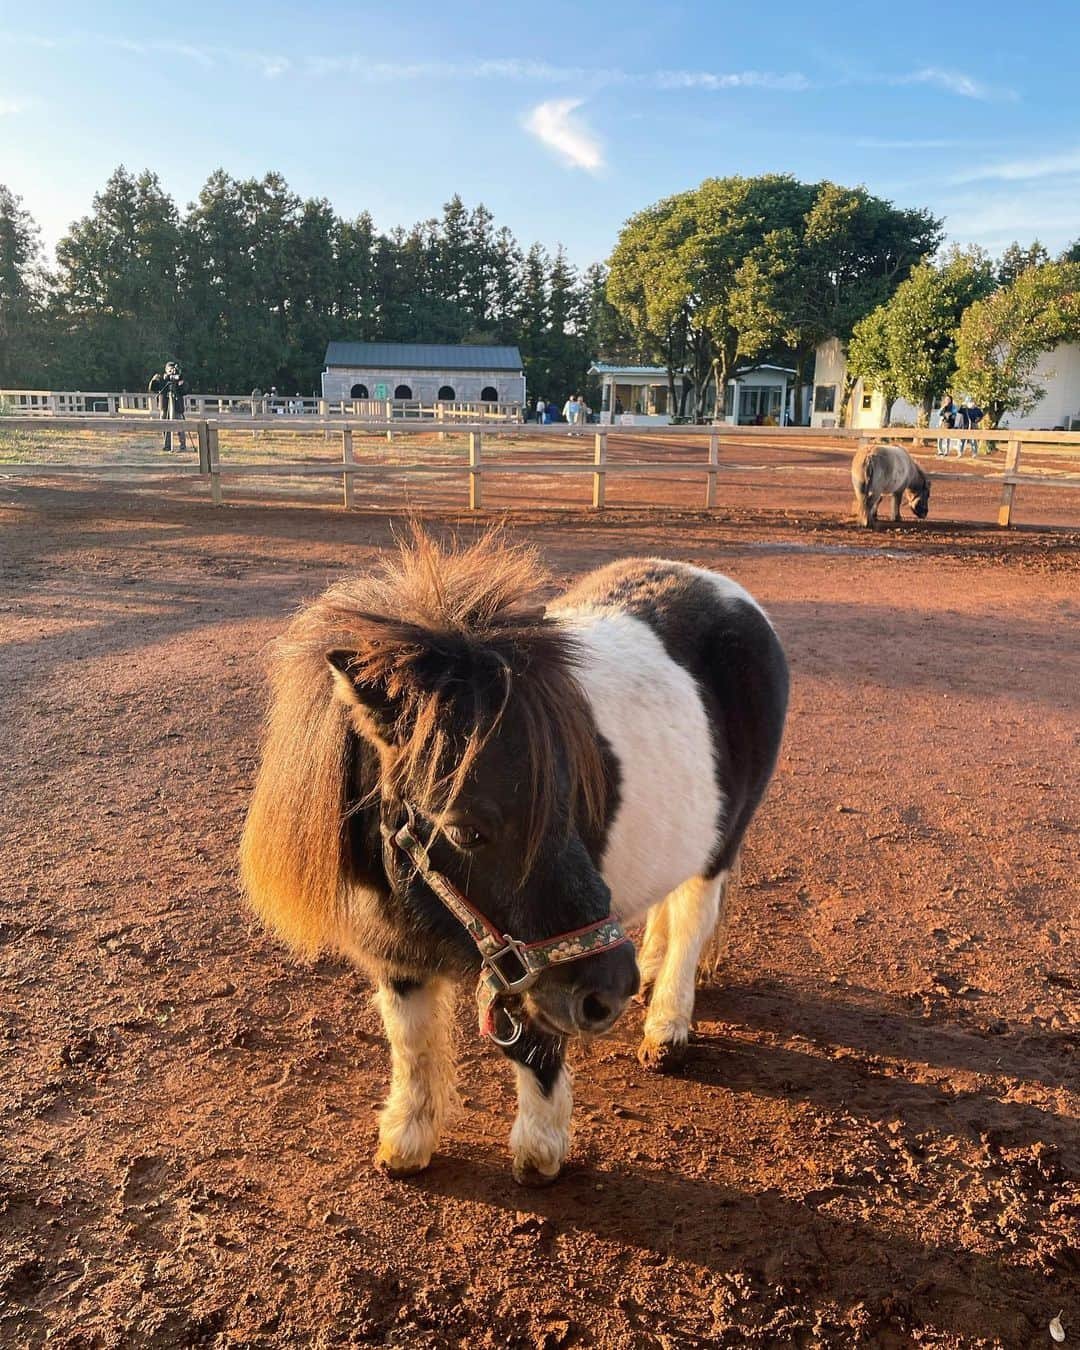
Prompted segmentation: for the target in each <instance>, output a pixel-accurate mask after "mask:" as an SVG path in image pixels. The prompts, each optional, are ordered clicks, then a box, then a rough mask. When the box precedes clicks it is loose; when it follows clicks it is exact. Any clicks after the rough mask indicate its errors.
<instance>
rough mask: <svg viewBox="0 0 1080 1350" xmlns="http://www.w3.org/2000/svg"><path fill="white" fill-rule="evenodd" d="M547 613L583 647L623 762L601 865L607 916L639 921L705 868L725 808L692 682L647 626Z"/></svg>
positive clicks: (588, 675) (569, 612)
mask: <svg viewBox="0 0 1080 1350" xmlns="http://www.w3.org/2000/svg"><path fill="white" fill-rule="evenodd" d="M552 612H553V614H554V616H555V617H557V618H558V619H559V620H560V622H562V623H564V624H565V625H566V626H567V628H568V629H570V631H571V632H572V633H573V634H574V636H575V637H576V638H577V639H578V641H579V642H580V643H581V646H582V648H583V652H582V663H581V666H580V668H579V670H578V672H577V675H578V679H579V681H580V683H581V686H582V688H583V689H584V690H585V693H586V695H587V697H588V699H589V703H590V705H591V707H592V713H593V717H594V718H595V719H596V725H597V727H598V728H599V730H600V733H601V735H602V736H603V737H604V738H605V740H606V741H607V742H608V744H609V745H610V746H611V749H612V751H613V752H614V754H615V757H616V759H617V760H618V763H619V773H620V781H619V807H618V810H617V811H616V813H615V818H614V820H613V821H612V822H611V825H610V828H609V831H608V837H607V847H606V849H605V851H604V857H603V859H602V862H601V868H600V870H601V872H602V873H603V876H604V880H605V881H606V882H607V884H608V885H609V886H610V887H611V897H612V910H613V912H614V913H615V914H616V916H617V917H618V918H619V919H622V920H625V921H627V922H631V923H633V922H635V921H636V920H638V919H640V918H641V917H642V916H643V915H644V914H645V912H646V911H647V910H648V909H649V908H650V907H651V906H652V905H655V904H657V903H659V901H661V900H663V898H664V896H665V895H667V894H668V892H669V891H672V890H674V889H675V887H676V886H679V885H680V884H681V883H682V882H684V881H686V879H687V878H688V877H693V876H697V875H698V874H699V873H701V872H702V871H703V870H704V869H705V868H706V866H707V865H708V862H709V859H710V858H711V857H712V856H713V854H714V853H715V852H716V848H717V844H718V842H719V825H720V820H721V808H722V805H723V802H722V799H721V793H720V789H719V787H718V785H717V782H716V772H715V767H714V764H713V748H712V734H711V731H710V727H709V719H708V717H707V715H706V713H705V707H704V705H703V703H702V701H701V695H700V694H699V692H698V687H697V683H696V682H695V680H694V678H693V676H692V675H691V674H690V672H689V671H688V670H686V668H685V667H684V666H681V665H679V664H678V662H677V661H673V660H672V659H671V657H670V656H669V655H668V653H667V650H666V649H665V647H664V644H663V643H662V642H661V640H660V639H659V638H658V637H657V635H656V633H655V632H654V631H653V630H652V628H650V627H649V625H648V624H647V623H645V622H644V620H642V619H639V618H635V617H634V616H633V615H631V614H626V613H623V612H621V611H620V610H618V609H616V608H614V607H610V608H609V607H606V606H603V605H596V606H593V605H584V606H581V607H580V608H576V607H575V608H573V609H564V610H560V609H559V608H558V607H557V606H556V607H554V609H553V611H552Z"/></svg>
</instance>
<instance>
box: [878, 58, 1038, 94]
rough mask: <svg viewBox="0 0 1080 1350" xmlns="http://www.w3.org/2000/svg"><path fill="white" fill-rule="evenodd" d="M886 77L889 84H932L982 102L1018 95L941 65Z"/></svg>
mask: <svg viewBox="0 0 1080 1350" xmlns="http://www.w3.org/2000/svg"><path fill="white" fill-rule="evenodd" d="M884 78H885V80H886V82H887V83H888V84H930V85H933V86H934V87H935V88H937V89H944V90H945V92H946V93H948V94H956V95H957V96H958V97H960V98H974V99H979V100H980V101H982V102H990V101H992V100H994V99H1009V100H1012V99H1015V98H1016V97H1017V95H1016V91H1015V90H1013V89H1004V88H995V87H994V86H992V85H989V84H984V83H983V82H982V81H981V80H976V79H973V78H972V77H971V76H970V75H965V74H964V73H963V72H962V71H959V70H942V69H941V67H940V66H923V67H922V68H921V69H920V70H913V71H909V72H908V73H907V74H905V75H888V76H885V77H884Z"/></svg>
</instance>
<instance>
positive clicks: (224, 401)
mask: <svg viewBox="0 0 1080 1350" xmlns="http://www.w3.org/2000/svg"><path fill="white" fill-rule="evenodd" d="M158 398H159V396H158V395H157V394H150V393H111V392H94V391H84V390H59V389H0V409H3V410H6V411H8V412H10V413H12V414H14V415H16V416H25V417H50V418H52V417H76V416H80V415H84V416H88V417H95V418H99V417H101V418H103V417H154V418H156V417H157V413H158V410H159V407H160V404H159V401H158ZM184 406H185V410H186V411H187V413H188V415H189V417H190V418H200V417H203V418H209V417H214V418H221V417H235V418H245V419H247V420H248V421H249V422H250V421H252V420H253V419H256V418H261V417H304V418H312V417H320V418H327V417H334V418H337V417H353V418H364V419H369V420H379V419H385V420H386V421H396V420H398V419H400V420H402V421H421V422H461V421H469V420H473V421H483V422H520V421H521V420H522V405H521V404H520V403H516V402H511V403H499V402H486V401H474V402H469V401H466V400H461V399H458V400H443V399H437V400H436V401H435V402H433V403H424V402H423V401H422V400H420V399H412V398H408V399H404V398H387V399H370V398H363V399H361V398H347V399H325V398H303V397H301V395H299V394H297V395H296V396H295V397H293V398H289V397H287V396H286V395H282V394H278V395H276V396H273V395H270V394H262V395H260V396H259V397H258V398H256V397H255V396H254V395H252V394H186V395H185V396H184Z"/></svg>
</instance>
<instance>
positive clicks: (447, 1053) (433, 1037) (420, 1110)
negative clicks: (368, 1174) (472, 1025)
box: [375, 979, 457, 1177]
mask: <svg viewBox="0 0 1080 1350" xmlns="http://www.w3.org/2000/svg"><path fill="white" fill-rule="evenodd" d="M375 1002H376V1004H377V1005H378V1008H379V1012H380V1013H381V1014H382V1020H383V1025H384V1026H385V1028H386V1036H387V1039H388V1040H389V1042H390V1095H389V1096H388V1097H387V1099H386V1105H385V1106H384V1107H383V1109H382V1112H381V1113H380V1116H379V1147H378V1151H377V1152H376V1154H375V1165H376V1167H378V1168H379V1169H380V1170H382V1171H384V1172H387V1173H389V1174H390V1175H391V1176H398V1177H401V1176H409V1175H410V1174H411V1173H413V1172H420V1171H422V1170H423V1169H424V1168H425V1167H426V1166H427V1165H428V1163H429V1162H430V1161H431V1155H432V1154H433V1153H434V1152H435V1149H436V1148H437V1146H438V1143H439V1136H440V1135H441V1133H442V1128H443V1124H444V1122H445V1121H446V1118H447V1116H448V1115H449V1113H450V1111H451V1109H452V1107H453V1106H454V1105H455V1104H456V1102H457V1093H456V1090H455V1087H454V1081H455V1077H456V1064H455V1059H454V1035H453V1026H454V989H453V986H452V985H451V984H450V983H449V982H448V981H447V980H443V979H432V980H428V981H426V982H425V983H423V984H421V983H418V982H417V981H414V980H408V979H392V980H387V981H386V983H380V985H379V990H378V993H377V994H376V996H375Z"/></svg>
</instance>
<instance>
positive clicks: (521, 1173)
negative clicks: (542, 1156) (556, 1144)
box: [514, 1162, 562, 1191]
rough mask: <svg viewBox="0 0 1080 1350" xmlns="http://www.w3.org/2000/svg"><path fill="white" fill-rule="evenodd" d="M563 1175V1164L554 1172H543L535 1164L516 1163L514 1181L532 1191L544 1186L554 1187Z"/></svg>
mask: <svg viewBox="0 0 1080 1350" xmlns="http://www.w3.org/2000/svg"><path fill="white" fill-rule="evenodd" d="M561 1175H562V1164H559V1165H558V1166H557V1167H556V1168H555V1171H554V1172H542V1171H541V1170H540V1168H539V1167H537V1165H536V1164H535V1163H531V1162H526V1163H514V1180H515V1181H516V1182H517V1184H518V1185H519V1186H527V1187H528V1188H529V1189H530V1190H533V1191H535V1190H539V1189H540V1188H541V1187H543V1186H553V1185H554V1184H555V1182H556V1181H558V1179H559V1177H560V1176H561Z"/></svg>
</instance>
